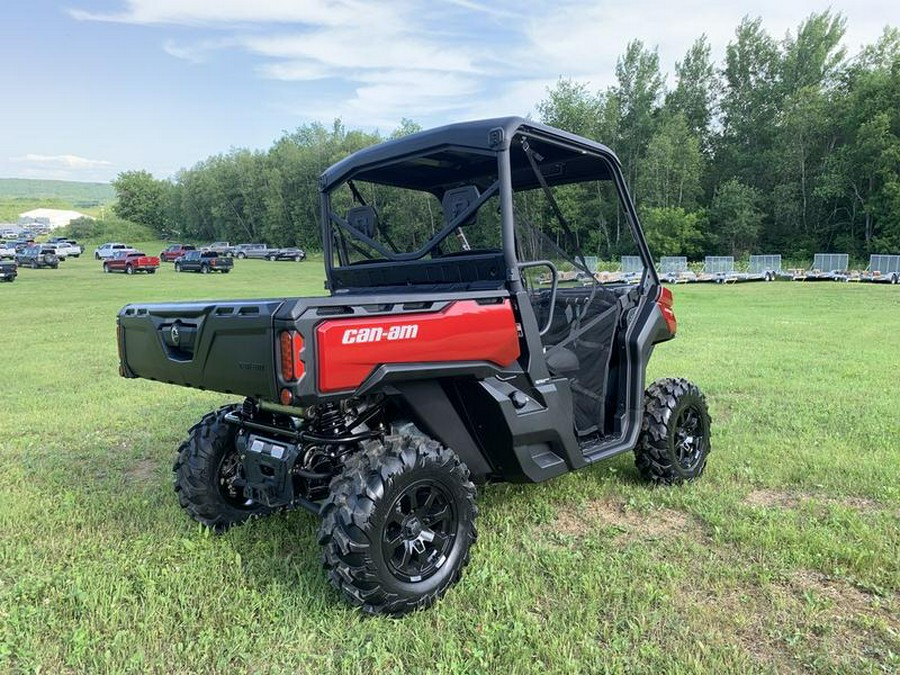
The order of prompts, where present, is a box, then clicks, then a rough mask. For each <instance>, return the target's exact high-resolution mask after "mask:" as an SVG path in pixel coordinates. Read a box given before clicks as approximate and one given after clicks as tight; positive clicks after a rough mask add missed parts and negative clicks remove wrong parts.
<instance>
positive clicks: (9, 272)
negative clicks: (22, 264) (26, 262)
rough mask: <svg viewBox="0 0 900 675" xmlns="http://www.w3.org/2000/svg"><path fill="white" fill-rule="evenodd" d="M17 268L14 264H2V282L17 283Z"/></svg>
mask: <svg viewBox="0 0 900 675" xmlns="http://www.w3.org/2000/svg"><path fill="white" fill-rule="evenodd" d="M17 267H18V266H17V265H16V263H14V262H0V281H15V279H16V275H18V273H19V272H18V269H17Z"/></svg>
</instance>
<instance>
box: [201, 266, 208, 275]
mask: <svg viewBox="0 0 900 675" xmlns="http://www.w3.org/2000/svg"><path fill="white" fill-rule="evenodd" d="M200 274H209V265H201V266H200Z"/></svg>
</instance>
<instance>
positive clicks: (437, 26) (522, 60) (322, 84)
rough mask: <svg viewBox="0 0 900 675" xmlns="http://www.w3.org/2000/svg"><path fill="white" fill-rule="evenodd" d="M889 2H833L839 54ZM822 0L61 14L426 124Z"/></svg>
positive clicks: (669, 52)
mask: <svg viewBox="0 0 900 675" xmlns="http://www.w3.org/2000/svg"><path fill="white" fill-rule="evenodd" d="M895 1H896V0H854V1H853V3H852V4H851V2H850V0H832V5H831V6H832V8H833V11H834V12H842V13H844V14H845V16H847V18H848V29H849V30H848V35H847V39H846V41H845V42H846V43H847V46H848V49H849V50H850V52H851V53H853V52H855V51H856V49H857V48H858V46H859V45H860V44H861V43H863V42H870V41H872V40H874V39H875V38H876V37H877V35H878V34H879V33H880V30H881V27H882V26H881V24H882V23H884V22H886V21H893V22H894V23H897V19H898V17H897V10H896V6H895ZM824 9H825V8H824V7H823V6H822V5H821V4H820V3H819V2H818V0H797V1H796V2H791V3H786V2H784V0H757V2H756V3H755V4H753V6H752V8H749V9H748V6H747V5H746V4H740V3H735V2H733V1H732V2H727V1H726V2H724V3H718V4H715V3H713V4H710V3H709V2H707V1H706V0H671V1H670V2H668V3H663V2H660V0H632V2H630V3H627V4H622V3H613V2H610V0H556V2H554V3H547V2H545V1H542V0H444V1H443V2H439V3H435V2H434V1H433V0H402V1H401V0H397V1H392V2H389V3H388V2H382V1H379V0H124V2H123V5H122V9H121V10H119V11H112V12H107V13H100V12H91V11H85V10H80V9H76V10H71V11H70V14H71V16H73V17H74V18H76V19H79V20H94V21H111V22H123V23H131V24H143V25H158V26H164V25H180V26H191V27H195V28H196V27H200V28H201V29H202V30H201V31H194V32H190V33H187V35H188V36H190V37H189V39H187V40H185V41H180V42H178V43H176V42H173V41H172V40H167V41H165V42H164V46H163V49H165V51H166V52H167V53H169V54H171V55H172V56H174V57H177V58H180V59H185V60H187V61H191V62H194V63H201V62H203V61H205V60H208V59H210V58H212V57H213V56H214V55H215V52H216V51H218V50H226V49H236V50H240V51H243V52H244V53H246V54H248V55H250V56H252V57H253V60H254V62H253V63H251V64H248V66H247V67H248V68H252V69H253V70H254V72H256V73H257V74H258V75H259V76H260V77H263V78H267V79H270V80H273V81H276V82H280V83H281V85H280V87H281V88H282V89H283V90H284V91H285V92H286V93H285V96H289V97H292V98H296V99H302V100H304V104H303V106H302V109H301V106H294V108H293V109H294V114H295V115H296V116H297V117H300V118H302V120H303V121H309V120H315V119H319V120H322V119H326V120H327V119H334V118H335V117H342V118H343V119H344V122H345V123H347V124H348V125H351V126H365V127H369V128H372V127H381V128H393V127H394V126H396V125H397V123H399V120H400V119H401V118H402V117H412V118H414V119H416V120H417V121H420V122H421V123H423V124H424V125H426V126H428V125H431V124H439V123H444V122H448V121H452V120H455V119H461V118H469V119H471V118H474V117H479V116H484V117H488V116H495V115H502V114H508V113H513V114H526V113H527V112H529V111H532V110H534V107H535V105H536V104H537V102H538V101H540V100H541V99H543V98H544V97H545V96H546V89H547V87H548V86H553V84H554V83H555V82H556V80H557V79H558V78H559V77H571V78H574V79H577V80H580V81H586V82H589V83H590V84H589V86H590V89H591V90H593V91H597V90H601V89H603V88H605V87H607V86H608V85H610V84H612V83H613V82H614V80H615V64H616V60H617V59H618V57H619V56H620V55H621V54H622V53H623V52H624V50H625V46H626V44H627V42H628V41H629V40H632V39H639V40H642V41H643V42H644V44H645V45H646V46H647V47H648V48H651V49H652V48H658V50H659V55H660V66H661V69H662V71H663V73H669V74H670V75H671V73H672V72H673V70H674V65H675V62H676V61H677V60H680V59H681V58H682V57H683V55H684V53H685V52H686V51H687V49H688V48H689V47H690V44H691V43H692V42H693V41H694V40H695V39H697V38H698V37H699V36H700V35H701V34H703V33H706V34H707V35H708V37H709V41H710V44H711V46H712V49H713V58H714V59H716V60H717V61H718V62H721V58H722V56H723V55H724V51H725V46H726V45H727V43H728V42H729V41H730V40H732V39H733V36H734V30H735V28H736V27H737V25H738V23H739V22H740V20H741V18H742V16H744V15H745V14H750V16H754V17H755V16H757V15H760V16H762V17H763V26H764V27H765V28H766V30H767V31H768V32H769V33H770V34H771V35H772V36H773V37H774V38H775V39H779V40H780V39H782V38H783V37H784V35H785V33H786V32H787V31H789V30H792V31H793V30H796V27H797V26H798V24H799V23H800V22H801V21H802V20H803V19H804V18H806V17H807V16H808V15H809V14H810V13H811V12H814V11H823V10H824ZM210 31H214V32H213V33H212V36H210V34H209V32H210ZM669 82H670V83H671V77H670V80H669ZM279 91H281V89H279ZM310 102H311V103H310Z"/></svg>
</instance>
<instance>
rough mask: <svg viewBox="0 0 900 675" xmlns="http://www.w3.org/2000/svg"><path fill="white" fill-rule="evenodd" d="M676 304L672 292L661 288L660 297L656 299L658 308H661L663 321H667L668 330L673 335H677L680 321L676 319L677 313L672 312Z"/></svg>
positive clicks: (663, 287)
mask: <svg viewBox="0 0 900 675" xmlns="http://www.w3.org/2000/svg"><path fill="white" fill-rule="evenodd" d="M674 303H675V299H674V298H673V297H672V291H670V290H669V289H668V288H666V287H665V286H660V288H659V296H658V297H657V298H656V306H657V307H659V311H660V312H661V313H662V315H663V319H665V322H666V328H668V329H669V333H671V334H672V335H675V333H676V332H677V331H678V321H676V319H675V312H673V311H672V305H673V304H674Z"/></svg>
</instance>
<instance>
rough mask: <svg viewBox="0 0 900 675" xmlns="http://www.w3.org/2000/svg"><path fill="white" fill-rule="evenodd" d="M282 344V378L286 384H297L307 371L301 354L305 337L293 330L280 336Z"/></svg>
mask: <svg viewBox="0 0 900 675" xmlns="http://www.w3.org/2000/svg"><path fill="white" fill-rule="evenodd" d="M279 341H280V342H281V377H282V378H283V379H284V381H285V382H296V381H297V380H299V379H300V378H301V377H303V373H304V372H305V371H306V367H305V366H304V365H303V361H302V360H301V359H300V353H301V352H302V351H303V336H302V335H300V333H298V332H296V331H293V330H286V331H283V332H282V333H281V335H280V336H279Z"/></svg>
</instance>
